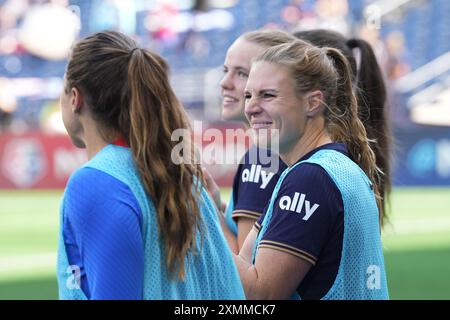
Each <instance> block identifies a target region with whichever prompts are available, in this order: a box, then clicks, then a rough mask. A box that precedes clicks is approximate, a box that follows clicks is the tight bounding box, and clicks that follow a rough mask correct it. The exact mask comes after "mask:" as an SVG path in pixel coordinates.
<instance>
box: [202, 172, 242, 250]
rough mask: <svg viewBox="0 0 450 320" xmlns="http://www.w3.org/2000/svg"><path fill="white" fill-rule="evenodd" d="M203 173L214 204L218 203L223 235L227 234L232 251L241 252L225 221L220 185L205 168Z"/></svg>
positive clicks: (226, 237)
mask: <svg viewBox="0 0 450 320" xmlns="http://www.w3.org/2000/svg"><path fill="white" fill-rule="evenodd" d="M203 175H204V177H205V183H206V189H207V190H208V192H209V194H210V195H211V197H212V198H213V200H214V204H215V205H216V209H217V213H218V217H219V221H220V226H221V228H222V232H223V235H224V236H225V239H226V240H227V243H228V246H229V247H230V249H231V251H232V252H233V253H235V254H236V253H238V252H239V247H238V241H237V238H236V236H235V235H234V234H233V232H231V230H230V229H229V228H228V226H227V224H226V222H225V216H224V211H225V207H226V205H224V204H223V203H222V200H221V198H220V189H219V186H218V185H217V184H216V182H215V181H214V179H213V177H212V176H211V174H210V173H209V172H208V170H206V169H205V168H203Z"/></svg>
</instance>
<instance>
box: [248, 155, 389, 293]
mask: <svg viewBox="0 0 450 320" xmlns="http://www.w3.org/2000/svg"><path fill="white" fill-rule="evenodd" d="M304 162H307V163H312V164H317V165H319V166H321V167H322V168H323V169H324V170H325V171H326V172H327V173H328V175H329V176H330V177H331V179H332V180H333V182H334V183H335V184H336V186H337V187H338V189H339V191H340V192H341V195H342V201H343V204H344V239H343V244H342V255H341V261H340V264H339V270H338V274H337V276H336V279H335V281H334V283H333V285H332V287H331V288H330V290H329V291H328V293H327V294H326V295H325V296H324V297H322V299H337V300H344V299H349V300H368V299H375V300H382V299H389V294H388V288H387V281H386V271H385V267H384V257H383V249H382V245H381V236H380V223H379V214H378V207H377V204H376V200H375V195H374V193H373V190H372V183H371V182H370V180H369V179H368V177H367V176H366V175H365V173H364V172H363V171H362V170H361V168H360V167H359V166H358V165H357V164H356V163H354V162H353V161H352V160H351V159H349V158H348V157H347V156H345V155H343V154H342V153H340V152H337V151H335V150H320V151H318V152H316V153H315V154H313V155H312V156H311V158H309V159H307V160H304V161H300V162H298V163H296V164H295V165H293V166H292V167H290V168H288V169H287V170H286V171H284V172H283V174H282V175H281V177H280V179H279V180H278V183H277V185H276V187H275V189H274V192H273V194H272V198H271V200H270V204H269V207H268V209H267V211H266V214H265V217H264V220H263V223H262V227H261V231H260V232H259V234H258V237H257V239H256V241H255V245H254V248H253V261H254V260H255V256H256V251H257V249H258V248H257V246H258V243H259V242H260V241H261V239H262V237H263V235H264V233H265V231H266V230H267V227H268V225H269V224H270V221H271V218H272V212H273V207H274V203H275V200H276V198H277V194H278V191H279V190H280V187H281V184H282V182H283V180H284V178H285V177H286V176H287V175H288V174H289V172H291V171H292V170H294V169H295V168H296V167H297V166H298V165H300V164H301V163H304ZM299 170H301V169H300V168H299ZM292 298H293V299H300V298H301V297H300V296H299V295H298V294H297V293H294V295H293V296H292Z"/></svg>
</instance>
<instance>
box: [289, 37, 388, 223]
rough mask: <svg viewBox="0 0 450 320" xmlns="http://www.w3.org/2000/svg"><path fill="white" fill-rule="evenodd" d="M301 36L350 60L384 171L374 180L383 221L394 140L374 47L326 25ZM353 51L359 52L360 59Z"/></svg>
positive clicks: (355, 86) (364, 119) (360, 109)
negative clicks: (337, 51)
mask: <svg viewBox="0 0 450 320" xmlns="http://www.w3.org/2000/svg"><path fill="white" fill-rule="evenodd" d="M294 36H296V37H297V38H299V39H302V40H306V41H308V42H310V43H312V44H313V45H315V46H317V47H332V48H336V49H339V50H340V51H341V52H342V53H343V54H344V56H345V57H346V58H347V61H348V62H349V64H350V67H351V70H352V82H353V89H354V91H355V95H356V98H357V101H358V116H359V118H360V119H361V121H362V122H363V124H364V127H365V128H366V131H367V137H368V138H369V142H370V147H371V148H372V149H373V151H374V153H375V159H376V163H377V167H378V168H379V169H380V170H381V172H382V173H381V174H380V175H377V176H376V177H375V178H376V180H375V181H374V183H375V184H376V185H377V187H378V190H379V193H380V197H381V199H380V200H381V208H382V211H381V219H382V220H381V223H382V224H383V223H384V219H383V218H386V217H387V212H386V202H387V199H388V196H389V194H390V191H391V167H390V157H391V144H392V141H391V140H392V137H391V134H390V128H389V122H388V120H387V109H386V107H387V103H386V85H385V82H384V79H383V74H382V72H381V69H380V66H379V65H378V62H377V59H376V56H375V54H374V52H373V49H372V47H371V46H370V44H369V43H367V41H365V40H363V39H355V38H352V39H347V38H345V37H344V36H343V35H342V34H340V33H338V32H335V31H331V30H324V29H315V30H306V31H298V32H295V33H294ZM354 51H356V52H357V54H358V55H359V58H358V60H359V61H358V63H357V61H356V60H357V59H356V58H355V54H354V53H353V52H354Z"/></svg>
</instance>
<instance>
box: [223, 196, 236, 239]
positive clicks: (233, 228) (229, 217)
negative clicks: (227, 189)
mask: <svg viewBox="0 0 450 320" xmlns="http://www.w3.org/2000/svg"><path fill="white" fill-rule="evenodd" d="M233 192H234V191H233V190H232V191H231V196H230V201H228V205H227V209H226V211H225V222H226V224H227V227H228V229H230V231H231V232H233V234H234V235H235V236H237V224H236V221H234V220H233V218H232V216H233V210H234V200H233Z"/></svg>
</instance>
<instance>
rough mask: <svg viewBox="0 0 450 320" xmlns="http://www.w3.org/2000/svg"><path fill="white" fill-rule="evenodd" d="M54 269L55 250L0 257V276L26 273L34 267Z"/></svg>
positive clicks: (34, 268)
mask: <svg viewBox="0 0 450 320" xmlns="http://www.w3.org/2000/svg"><path fill="white" fill-rule="evenodd" d="M51 268H53V269H55V268H56V252H42V253H34V254H22V255H12V256H4V257H0V276H2V275H3V274H10V273H14V274H17V273H28V272H33V270H36V269H51Z"/></svg>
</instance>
